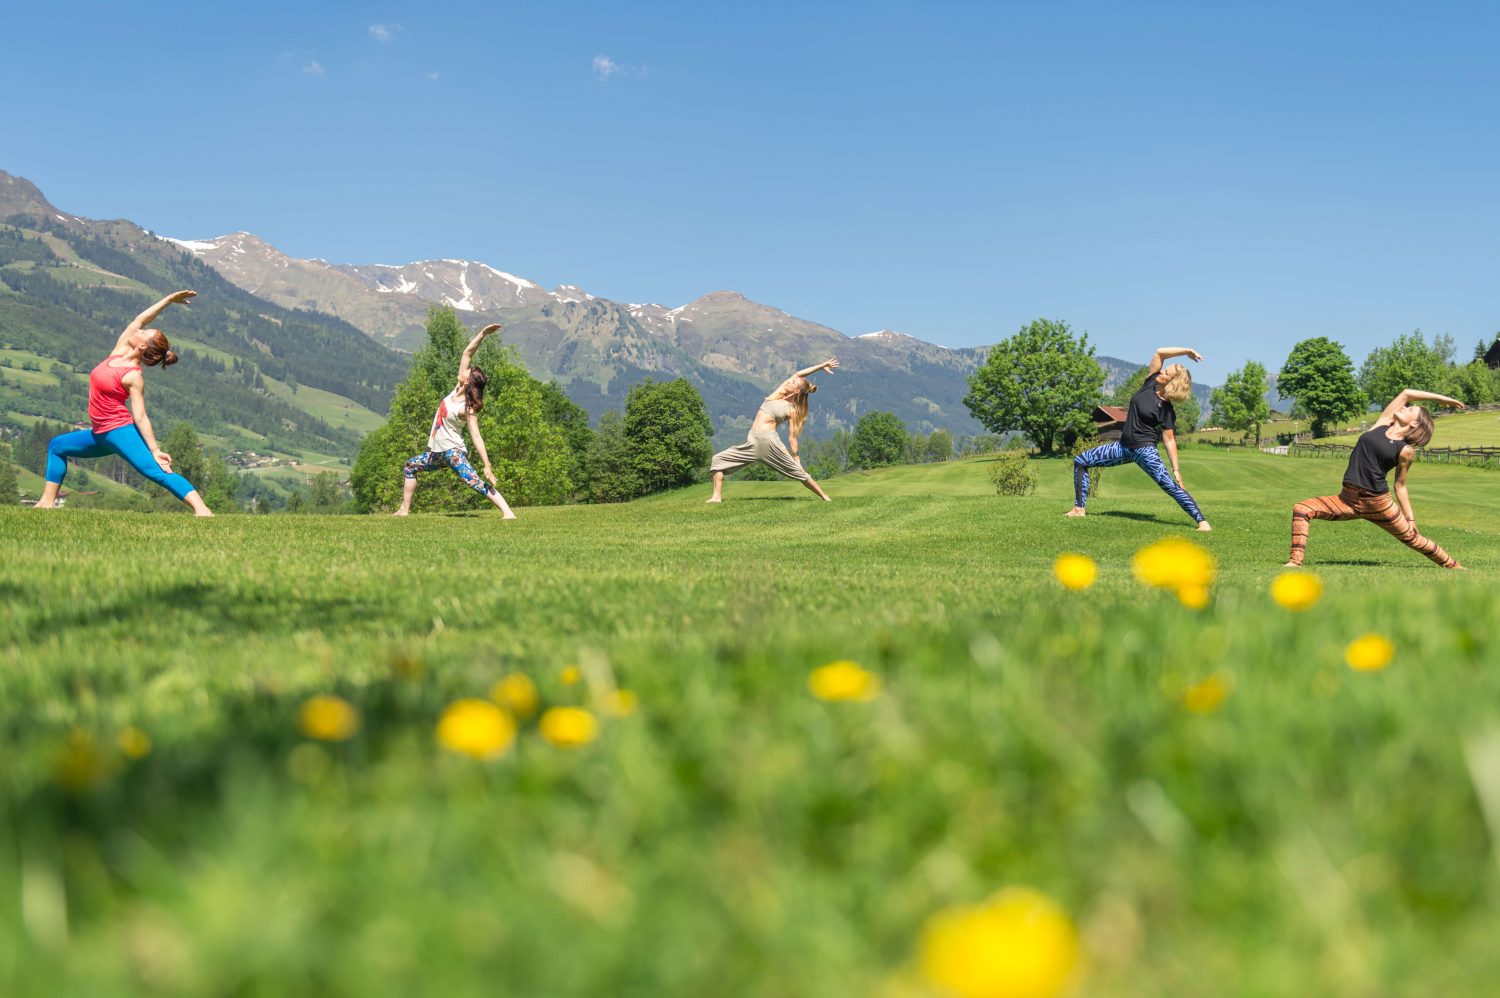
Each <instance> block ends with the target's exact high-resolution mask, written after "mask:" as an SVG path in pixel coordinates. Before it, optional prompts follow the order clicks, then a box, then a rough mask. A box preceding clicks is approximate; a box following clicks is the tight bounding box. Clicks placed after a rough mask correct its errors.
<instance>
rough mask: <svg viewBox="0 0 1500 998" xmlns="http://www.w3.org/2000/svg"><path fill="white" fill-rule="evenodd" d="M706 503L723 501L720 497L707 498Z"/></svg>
mask: <svg viewBox="0 0 1500 998" xmlns="http://www.w3.org/2000/svg"><path fill="white" fill-rule="evenodd" d="M706 501H707V502H723V501H724V499H723V498H722V497H721V496H709V497H708V499H707V500H706Z"/></svg>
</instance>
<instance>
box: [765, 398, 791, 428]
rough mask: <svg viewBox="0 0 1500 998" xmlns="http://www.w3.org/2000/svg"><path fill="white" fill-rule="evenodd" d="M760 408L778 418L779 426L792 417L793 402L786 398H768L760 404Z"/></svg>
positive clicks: (775, 418)
mask: <svg viewBox="0 0 1500 998" xmlns="http://www.w3.org/2000/svg"><path fill="white" fill-rule="evenodd" d="M760 408H761V411H762V412H764V413H765V414H766V415H768V416H770V417H771V418H772V419H774V420H776V425H777V426H780V425H781V424H782V423H785V422H786V421H787V420H789V419H791V418H792V403H790V402H788V401H787V400H786V399H767V400H766V401H764V402H762V403H761V404H760Z"/></svg>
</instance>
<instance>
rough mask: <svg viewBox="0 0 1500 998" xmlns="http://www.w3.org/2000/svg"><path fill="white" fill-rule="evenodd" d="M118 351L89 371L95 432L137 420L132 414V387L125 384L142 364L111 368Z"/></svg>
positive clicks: (106, 430)
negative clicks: (111, 362)
mask: <svg viewBox="0 0 1500 998" xmlns="http://www.w3.org/2000/svg"><path fill="white" fill-rule="evenodd" d="M116 356H118V354H111V355H110V356H108V357H105V358H104V359H103V360H101V361H100V362H99V364H98V366H97V367H95V368H94V369H93V370H92V371H90V372H89V422H90V423H92V424H93V426H94V432H95V433H108V432H109V431H110V430H118V429H119V428H120V427H122V426H128V425H129V424H131V423H133V422H135V417H134V416H132V415H131V414H130V389H129V388H126V387H125V385H124V384H123V382H124V380H125V375H127V374H129V373H130V372H131V371H139V370H140V368H139V367H135V366H131V367H110V366H109V362H110V361H112V360H114V359H115V357H116Z"/></svg>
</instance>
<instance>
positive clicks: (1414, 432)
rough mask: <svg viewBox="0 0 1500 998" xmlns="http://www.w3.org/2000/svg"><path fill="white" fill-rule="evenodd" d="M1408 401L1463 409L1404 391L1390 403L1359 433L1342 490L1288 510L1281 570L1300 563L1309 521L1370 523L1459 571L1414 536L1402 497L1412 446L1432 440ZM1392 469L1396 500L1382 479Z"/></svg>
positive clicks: (1427, 420) (1428, 419) (1422, 415)
mask: <svg viewBox="0 0 1500 998" xmlns="http://www.w3.org/2000/svg"><path fill="white" fill-rule="evenodd" d="M1413 402H1436V403H1438V404H1439V405H1448V406H1453V407H1454V408H1456V409H1462V408H1463V407H1464V404H1463V403H1462V402H1460V401H1458V399H1451V398H1449V397H1448V396H1446V395H1438V394H1437V393H1435V392H1419V391H1416V390H1415V389H1412V388H1408V389H1406V391H1404V392H1402V393H1401V394H1400V395H1397V396H1396V397H1395V398H1394V399H1392V400H1391V404H1390V405H1388V406H1386V407H1385V410H1384V411H1383V412H1382V413H1381V414H1380V418H1379V419H1378V420H1376V421H1375V425H1374V427H1372V428H1371V429H1370V430H1368V431H1366V432H1365V433H1363V434H1361V435H1360V438H1359V440H1358V441H1357V442H1356V443H1355V444H1354V450H1353V452H1351V453H1350V455H1349V467H1348V468H1346V469H1345V470H1344V487H1343V490H1342V491H1340V492H1339V494H1338V495H1336V496H1320V497H1318V498H1317V499H1304V500H1302V501H1301V502H1299V503H1297V504H1296V505H1294V506H1293V507H1292V553H1291V558H1290V559H1289V560H1288V561H1287V563H1286V567H1288V568H1296V567H1297V566H1298V565H1301V564H1302V556H1303V553H1304V552H1305V551H1306V550H1307V533H1308V529H1309V528H1310V527H1311V525H1312V521H1313V520H1356V519H1358V520H1369V521H1370V522H1371V523H1373V524H1375V525H1376V526H1378V527H1380V528H1381V529H1382V530H1384V531H1385V532H1386V533H1388V534H1390V535H1391V536H1392V537H1394V538H1396V539H1397V540H1398V541H1400V542H1401V543H1402V544H1405V545H1406V546H1407V547H1409V548H1411V549H1412V550H1413V551H1418V552H1420V553H1422V554H1424V555H1426V556H1427V557H1428V558H1430V559H1432V560H1433V561H1434V562H1436V563H1437V564H1439V565H1441V566H1443V567H1444V568H1463V566H1462V565H1460V564H1459V563H1458V562H1456V561H1454V560H1453V558H1451V557H1450V556H1449V555H1448V552H1447V551H1444V550H1443V549H1442V548H1441V547H1439V546H1438V544H1437V542H1436V541H1432V540H1428V539H1427V538H1426V537H1423V536H1422V535H1421V534H1419V533H1417V518H1416V516H1415V515H1414V514H1413V513H1412V510H1411V496H1409V495H1407V493H1406V472H1407V471H1408V469H1410V468H1411V463H1412V461H1413V460H1414V459H1415V458H1416V456H1417V452H1416V450H1415V448H1417V447H1426V446H1427V442H1428V441H1429V440H1431V439H1432V416H1431V414H1429V413H1428V411H1427V410H1426V409H1423V408H1422V407H1421V406H1418V405H1412V403H1413ZM1392 468H1395V469H1396V502H1399V503H1400V507H1399V508H1398V507H1397V505H1396V502H1392V501H1391V490H1390V489H1389V488H1388V487H1387V486H1386V482H1385V479H1386V476H1387V475H1389V474H1390V473H1391V469H1392Z"/></svg>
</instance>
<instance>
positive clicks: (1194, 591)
mask: <svg viewBox="0 0 1500 998" xmlns="http://www.w3.org/2000/svg"><path fill="white" fill-rule="evenodd" d="M1177 601H1178V602H1179V603H1181V604H1182V605H1183V606H1185V607H1187V608H1188V609H1189V610H1201V609H1203V608H1204V607H1206V606H1208V587H1207V586H1179V587H1178V589H1177Z"/></svg>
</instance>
